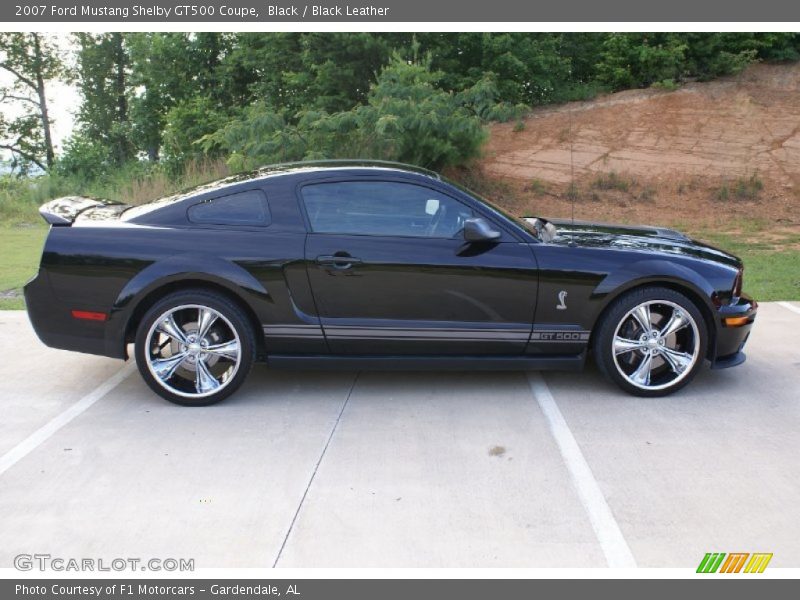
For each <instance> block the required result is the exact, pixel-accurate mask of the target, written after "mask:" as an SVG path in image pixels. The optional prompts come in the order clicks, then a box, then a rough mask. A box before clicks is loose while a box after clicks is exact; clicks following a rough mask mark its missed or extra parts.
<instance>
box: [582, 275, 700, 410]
mask: <svg viewBox="0 0 800 600" xmlns="http://www.w3.org/2000/svg"><path fill="white" fill-rule="evenodd" d="M707 340H708V333H707V328H706V323H705V321H704V319H703V315H702V314H701V313H700V310H699V309H698V308H697V306H695V304H694V303H693V302H692V301H691V300H690V299H689V298H687V297H686V296H684V295H683V294H681V293H679V292H676V291H675V290H671V289H669V288H661V287H653V288H643V289H639V290H634V291H632V292H630V293H628V294H625V295H624V296H622V297H621V298H619V299H618V300H617V301H616V302H615V303H614V304H613V305H612V307H611V309H610V310H609V311H608V313H607V314H606V315H605V317H604V318H603V321H602V323H601V324H600V327H599V328H598V330H597V334H596V335H595V339H594V355H595V361H596V362H597V366H598V367H599V368H600V371H601V372H602V373H603V374H604V375H605V376H606V378H608V379H610V380H611V381H613V382H614V383H616V384H617V385H618V386H619V387H621V388H622V389H623V390H625V391H627V392H629V393H631V394H634V395H637V396H666V395H667V394H671V393H673V392H675V391H677V390H679V389H681V388H682V387H683V386H685V385H686V384H688V383H689V382H690V381H691V380H692V379H693V378H694V376H695V375H696V374H697V371H698V370H699V369H700V368H701V366H702V363H703V357H704V356H705V353H706V348H707Z"/></svg>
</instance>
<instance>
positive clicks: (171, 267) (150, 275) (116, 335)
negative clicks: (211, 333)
mask: <svg viewBox="0 0 800 600" xmlns="http://www.w3.org/2000/svg"><path fill="white" fill-rule="evenodd" d="M198 264H202V265H203V269H202V270H199V269H197V266H198ZM187 289H202V290H207V291H210V292H216V293H218V294H220V295H222V296H224V297H226V298H227V299H228V300H230V301H231V302H233V303H235V304H236V305H237V306H238V307H239V308H241V310H242V311H243V312H244V314H245V315H247V318H248V321H249V322H250V324H251V325H252V327H253V332H254V337H255V339H256V346H257V347H256V351H257V359H258V358H261V357H263V355H264V354H265V350H266V348H265V346H264V339H263V338H264V336H263V335H261V320H260V319H259V316H258V314H259V311H258V309H257V305H258V304H259V303H260V302H263V301H264V300H268V299H269V294H268V292H267V290H266V289H265V288H264V286H263V285H261V283H260V282H259V281H258V280H256V279H255V278H254V277H253V276H252V275H251V274H250V273H248V272H247V271H245V270H244V269H243V268H242V267H240V266H238V265H236V264H234V263H231V262H228V261H224V260H222V259H219V258H216V257H213V258H210V257H204V260H203V261H202V262H200V263H199V262H198V260H197V258H196V257H192V259H191V260H190V259H188V257H187V256H185V255H184V256H179V257H172V258H171V259H167V260H165V261H161V262H158V263H154V264H152V265H150V266H149V267H147V268H146V269H144V270H143V271H141V272H140V273H138V274H137V275H136V277H134V278H133V279H131V280H130V281H129V282H128V283H127V284H126V286H125V287H124V288H123V290H122V291H121V292H120V294H119V296H118V298H117V301H116V302H115V304H114V310H113V312H114V313H116V315H115V317H116V318H114V319H113V321H115V322H116V323H115V327H113V328H109V331H108V333H107V335H108V336H109V339H107V343H110V344H115V343H121V344H122V346H123V353H126V351H125V350H124V348H125V347H126V346H127V344H128V343H129V342H131V341H132V340H133V339H134V337H135V335H136V328H137V327H138V325H139V323H140V322H141V319H142V317H143V316H144V315H145V313H146V312H147V311H148V310H149V309H150V308H151V307H152V306H153V305H154V304H155V303H156V302H158V301H159V300H160V299H161V298H163V297H165V296H166V295H168V294H171V293H173V292H176V291H182V290H187ZM115 340H116V341H115Z"/></svg>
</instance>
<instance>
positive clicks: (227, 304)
mask: <svg viewBox="0 0 800 600" xmlns="http://www.w3.org/2000/svg"><path fill="white" fill-rule="evenodd" d="M254 347H255V342H254V339H253V332H252V327H251V326H250V324H249V322H248V319H247V317H246V315H245V314H244V313H243V312H242V310H241V309H240V308H239V307H238V306H236V305H235V304H234V303H232V302H231V301H230V300H228V299H227V298H226V297H224V296H222V295H220V294H216V293H213V292H208V291H205V290H194V291H193V290H187V291H184V292H177V293H174V294H170V295H169V296H167V297H165V298H164V299H162V300H161V301H159V302H157V303H156V304H155V305H154V306H153V307H152V308H151V309H150V310H149V311H148V312H147V314H146V315H145V316H144V318H143V319H142V321H141V323H140V324H139V328H138V330H137V334H136V349H135V351H136V364H137V366H138V367H139V372H140V373H141V375H142V377H143V378H144V380H145V382H146V383H147V385H149V386H150V388H151V389H152V390H153V391H155V392H156V393H157V394H159V395H160V396H162V397H163V398H166V399H167V400H169V401H170V402H174V403H176V404H181V405H183V406H207V405H209V404H214V403H215V402H219V401H220V400H223V399H224V398H226V397H228V396H229V395H230V394H232V393H233V392H234V391H236V389H237V388H238V387H239V386H240V385H241V384H242V383H243V382H244V380H245V378H246V377H247V374H248V373H249V372H250V368H251V367H252V365H253V356H254Z"/></svg>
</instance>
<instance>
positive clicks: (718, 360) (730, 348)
mask: <svg viewBox="0 0 800 600" xmlns="http://www.w3.org/2000/svg"><path fill="white" fill-rule="evenodd" d="M757 312H758V302H756V301H755V300H753V299H752V298H750V297H749V296H745V295H742V296H740V297H739V298H738V300H737V301H736V302H735V303H734V304H728V305H726V306H722V307H720V309H719V310H718V311H717V314H716V315H715V318H716V319H717V322H716V347H715V352H714V356H713V359H712V361H711V366H712V368H714V369H725V368H728V367H735V366H737V365H740V364H742V363H743V362H744V361H745V355H744V353H743V352H742V350H743V348H744V345H745V344H746V343H747V338H748V337H749V336H750V330H751V329H752V328H753V322H754V321H755V319H756V313H757ZM731 319H736V320H741V322H742V323H743V324H737V325H729V324H728V322H729V320H731Z"/></svg>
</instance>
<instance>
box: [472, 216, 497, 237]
mask: <svg viewBox="0 0 800 600" xmlns="http://www.w3.org/2000/svg"><path fill="white" fill-rule="evenodd" d="M501 235H502V234H501V233H500V232H499V231H497V230H496V229H492V225H491V224H490V223H489V221H487V220H486V219H484V218H483V217H472V218H470V219H466V220H464V239H465V240H467V241H468V242H493V241H495V240H499V239H500V236H501Z"/></svg>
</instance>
